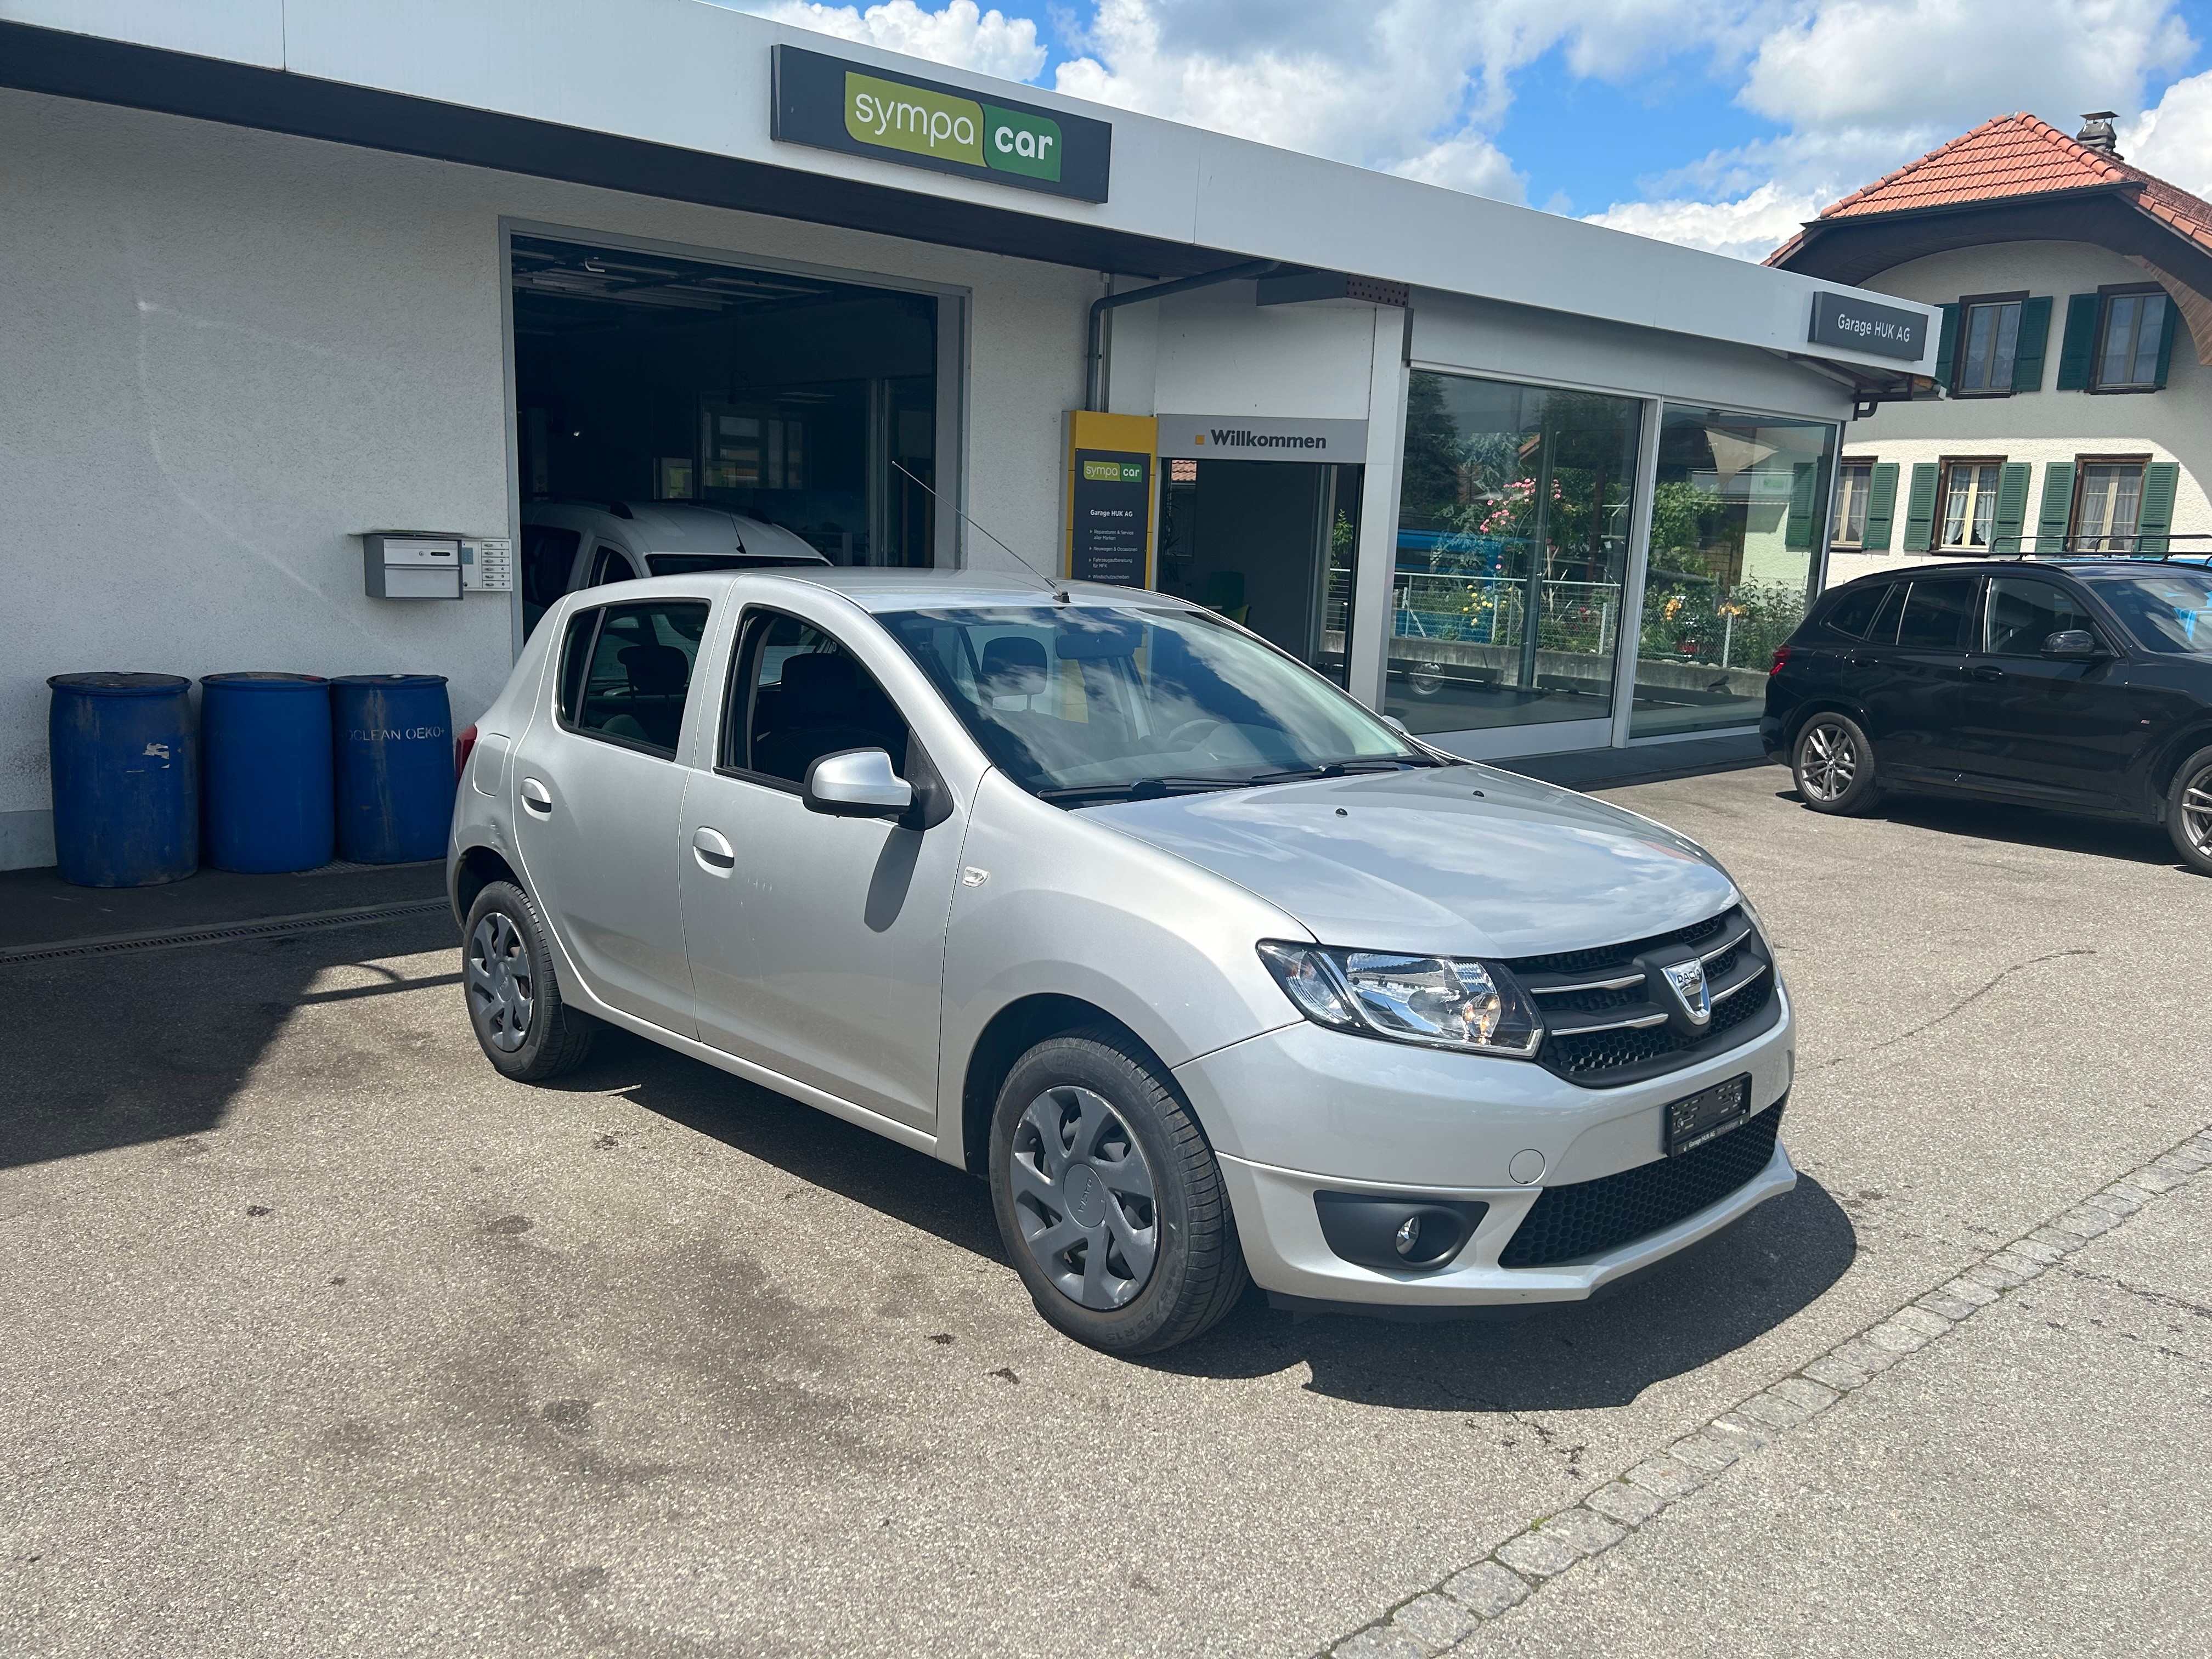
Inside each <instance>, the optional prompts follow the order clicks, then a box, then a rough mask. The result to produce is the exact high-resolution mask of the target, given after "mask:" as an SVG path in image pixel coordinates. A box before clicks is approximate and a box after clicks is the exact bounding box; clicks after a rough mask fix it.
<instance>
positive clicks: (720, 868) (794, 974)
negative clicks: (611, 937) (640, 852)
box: [680, 599, 965, 1132]
mask: <svg viewBox="0 0 2212 1659" xmlns="http://www.w3.org/2000/svg"><path fill="white" fill-rule="evenodd" d="M790 603H791V605H792V608H791V609H781V608H771V607H769V606H765V605H749V606H748V607H747V609H746V611H745V612H744V617H743V618H742V619H741V623H740V633H739V635H738V641H737V644H736V647H735V649H734V650H733V651H732V656H731V668H730V673H729V676H728V682H727V688H726V692H725V694H724V696H723V697H722V699H721V713H720V720H721V730H720V746H719V750H718V751H717V754H716V756H715V759H716V761H717V764H716V765H715V767H714V769H713V770H712V771H711V772H709V771H703V770H702V771H698V772H695V773H694V774H693V775H692V780H691V786H690V790H689V792H688V793H686V795H685V798H684V817H683V827H682V835H681V837H680V842H681V848H682V855H681V860H680V865H681V870H682V874H681V878H680V890H681V893H682V902H683V912H684V933H685V937H686V939H687V940H688V942H689V945H690V962H691V975H692V982H693V984H694V986H695V987H696V991H697V995H698V1008H699V1036H700V1039H701V1040H702V1042H709V1043H712V1044H714V1046H715V1047H717V1048H721V1049H724V1050H726V1052H728V1053H731V1054H738V1055H741V1056H743V1057H744V1058H746V1059H750V1060H755V1061H757V1062H758V1063H759V1064H761V1065H763V1066H769V1067H770V1068H771V1069H773V1070H775V1071H777V1072H780V1073H783V1074H784V1075H786V1076H787V1077H791V1078H793V1079H797V1080H799V1082H802V1083H805V1084H808V1085H811V1086H813V1087H815V1088H818V1089H822V1090H824V1091H828V1092H829V1093H830V1094H833V1095H836V1096H837V1097H840V1098H841V1099H844V1100H848V1101H851V1102H853V1103H855V1104H857V1105H860V1106H863V1107H865V1108H866V1109H869V1110H871V1111H873V1112H877V1113H880V1114H882V1115H885V1116H887V1117H890V1118H893V1119H896V1121H899V1122H901V1123H903V1124H907V1125H909V1126H911V1127H915V1128H921V1129H927V1130H930V1131H932V1132H934V1131H935V1129H936V1127H937V1066H938V1042H939V1012H940V1009H941V1006H942V1001H943V981H944V965H945V927H946V921H947V916H948V915H949V912H950V910H951V902H952V891H953V887H954V884H955V882H956V880H957V875H958V868H959V857H960V843H961V837H962V836H963V832H964V829H965V818H964V815H963V814H962V813H960V812H958V811H954V810H952V802H951V798H950V795H949V793H948V792H947V790H946V789H945V786H944V784H943V782H942V781H941V780H939V779H938V777H937V774H936V771H935V769H934V767H933V765H932V764H931V763H930V761H929V758H928V757H927V754H926V753H925V752H924V751H923V750H922V748H921V744H919V742H917V741H915V739H914V738H913V737H912V735H911V731H910V728H909V726H908V722H907V720H906V718H905V716H904V715H903V714H902V712H901V710H900V709H899V708H897V706H896V704H895V703H894V702H892V701H891V699H890V697H889V696H886V695H885V694H884V691H883V690H882V688H881V684H880V682H879V679H878V676H877V675H876V674H875V673H874V672H872V671H871V668H870V666H869V663H868V660H867V659H866V657H865V656H864V655H862V654H861V652H860V649H857V648H856V644H855V640H854V635H856V634H857V633H859V632H860V630H862V629H866V628H870V627H872V624H870V623H866V622H861V621H857V620H843V621H840V620H836V619H834V618H833V617H832V614H831V612H830V610H829V607H830V606H832V605H836V602H835V601H824V602H823V604H822V605H819V606H810V605H808V603H807V602H806V601H805V599H795V600H793V601H791V602H790ZM838 608H839V609H842V606H840V607H838ZM801 613H806V614H801ZM878 649H879V650H881V651H884V652H890V651H894V650H896V647H895V646H893V645H891V644H890V643H889V642H888V641H884V642H881V644H880V645H879V646H878ZM850 749H883V750H887V751H889V753H890V757H891V763H892V766H893V768H894V769H896V771H898V772H899V774H900V775H902V776H903V777H905V778H906V779H907V780H908V782H910V783H913V784H915V785H916V786H917V791H918V799H917V802H916V806H915V810H914V811H912V812H910V813H909V814H908V816H907V817H905V818H904V819H902V820H899V821H896V822H894V821H892V820H889V819H884V818H857V817H829V816H827V815H824V814H821V813H816V812H811V811H808V810H807V809H806V806H805V802H804V799H803V798H802V794H801V785H802V783H803V781H804V780H805V776H806V769H807V767H808V766H809V765H810V764H811V763H812V762H813V761H815V760H817V759H819V758H820V757H823V756H824V755H829V754H835V753H837V752H838V751H840V750H850Z"/></svg>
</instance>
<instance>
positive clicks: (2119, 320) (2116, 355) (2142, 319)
mask: <svg viewBox="0 0 2212 1659" xmlns="http://www.w3.org/2000/svg"><path fill="white" fill-rule="evenodd" d="M2169 303H2170V301H2168V300H2167V299H2166V294H2165V291H2164V290H2163V289H2160V290H2156V291H2142V292H2136V293H2133V294H2107V295H2106V296H2105V313H2104V316H2103V317H2102V318H2101V319H2100V322H2099V325H2098V329H2097V377H2096V386H2097V390H2098V391H2100V392H2112V391H2121V390H2129V389H2132V388H2135V387H2138V386H2156V385H2157V384H2158V348H2159V342H2160V339H2162V338H2163V337H2164V336H2165V333H2166V306H2167V305H2168V304H2169Z"/></svg>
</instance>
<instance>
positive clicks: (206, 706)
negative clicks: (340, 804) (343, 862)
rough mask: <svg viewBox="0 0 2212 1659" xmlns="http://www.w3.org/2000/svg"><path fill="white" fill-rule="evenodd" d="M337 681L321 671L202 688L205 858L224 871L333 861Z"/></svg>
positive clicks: (209, 680)
mask: <svg viewBox="0 0 2212 1659" xmlns="http://www.w3.org/2000/svg"><path fill="white" fill-rule="evenodd" d="M200 799H201V805H202V807H203V811H202V814H201V825H202V834H201V838H200V846H201V852H202V855H203V856H204V858H205V859H206V860H207V861H208V862H209V863H210V864H211V865H213V866H215V867H216V869H218V870H246V871H252V872H264V873H265V872H275V871H283V870H313V869H314V868H315V867H316V866H319V865H325V864H328V863H329V862H330V861H331V847H332V845H333V844H334V842H333V836H334V835H335V833H336V831H335V826H334V824H333V822H332V818H331V812H332V810H333V809H332V805H331V683H330V682H329V681H328V680H326V679H324V678H321V677H320V676H319V675H314V674H262V673H250V674H210V675H208V676H207V677H206V678H204V679H203V680H201V682H200Z"/></svg>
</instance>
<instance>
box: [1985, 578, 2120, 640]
mask: <svg viewBox="0 0 2212 1659" xmlns="http://www.w3.org/2000/svg"><path fill="white" fill-rule="evenodd" d="M2075 628H2083V629H2088V630H2089V631H2090V632H2091V633H2095V632H2096V624H2095V623H2092V622H2091V621H2090V620H2089V613H2088V611H2087V610H2086V609H2085V608H2084V607H2083V605H2082V604H2081V601H2080V600H2079V599H2075V597H2074V596H2073V595H2072V594H2071V593H2069V592H2067V591H2066V590H2065V589H2064V588H2063V587H2055V586H2052V585H2051V583H2049V582H2039V581H2030V580H2026V579H2024V578H2022V577H2019V576H1999V577H1998V578H1997V579H1996V580H1994V581H1992V582H1991V583H1990V616H1989V646H1988V649H1989V651H1990V653H1991V654H1992V655H1995V656H1999V657H2033V656H2037V655H2039V654H2040V653H2041V652H2042V650H2043V642H2044V641H2045V640H2047V639H2049V638H2050V637H2051V635H2053V634H2057V633H2063V632H2064V631H2066V630H2067V629H2075Z"/></svg>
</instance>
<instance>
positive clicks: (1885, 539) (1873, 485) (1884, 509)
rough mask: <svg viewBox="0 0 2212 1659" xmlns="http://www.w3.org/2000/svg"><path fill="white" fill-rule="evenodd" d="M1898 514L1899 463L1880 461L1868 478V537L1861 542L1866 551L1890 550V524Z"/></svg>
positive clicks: (1883, 551)
mask: <svg viewBox="0 0 2212 1659" xmlns="http://www.w3.org/2000/svg"><path fill="white" fill-rule="evenodd" d="M1896 516H1897V463H1896V462H1895V461H1878V462H1876V463H1875V469H1874V474H1873V476H1872V477H1869V479H1868V480H1867V514H1866V539H1865V540H1863V541H1862V542H1861V543H1860V544H1859V550H1860V551H1862V552H1865V553H1887V552H1888V551H1889V526H1890V523H1891V520H1893V519H1894V518H1895V517H1896Z"/></svg>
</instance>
